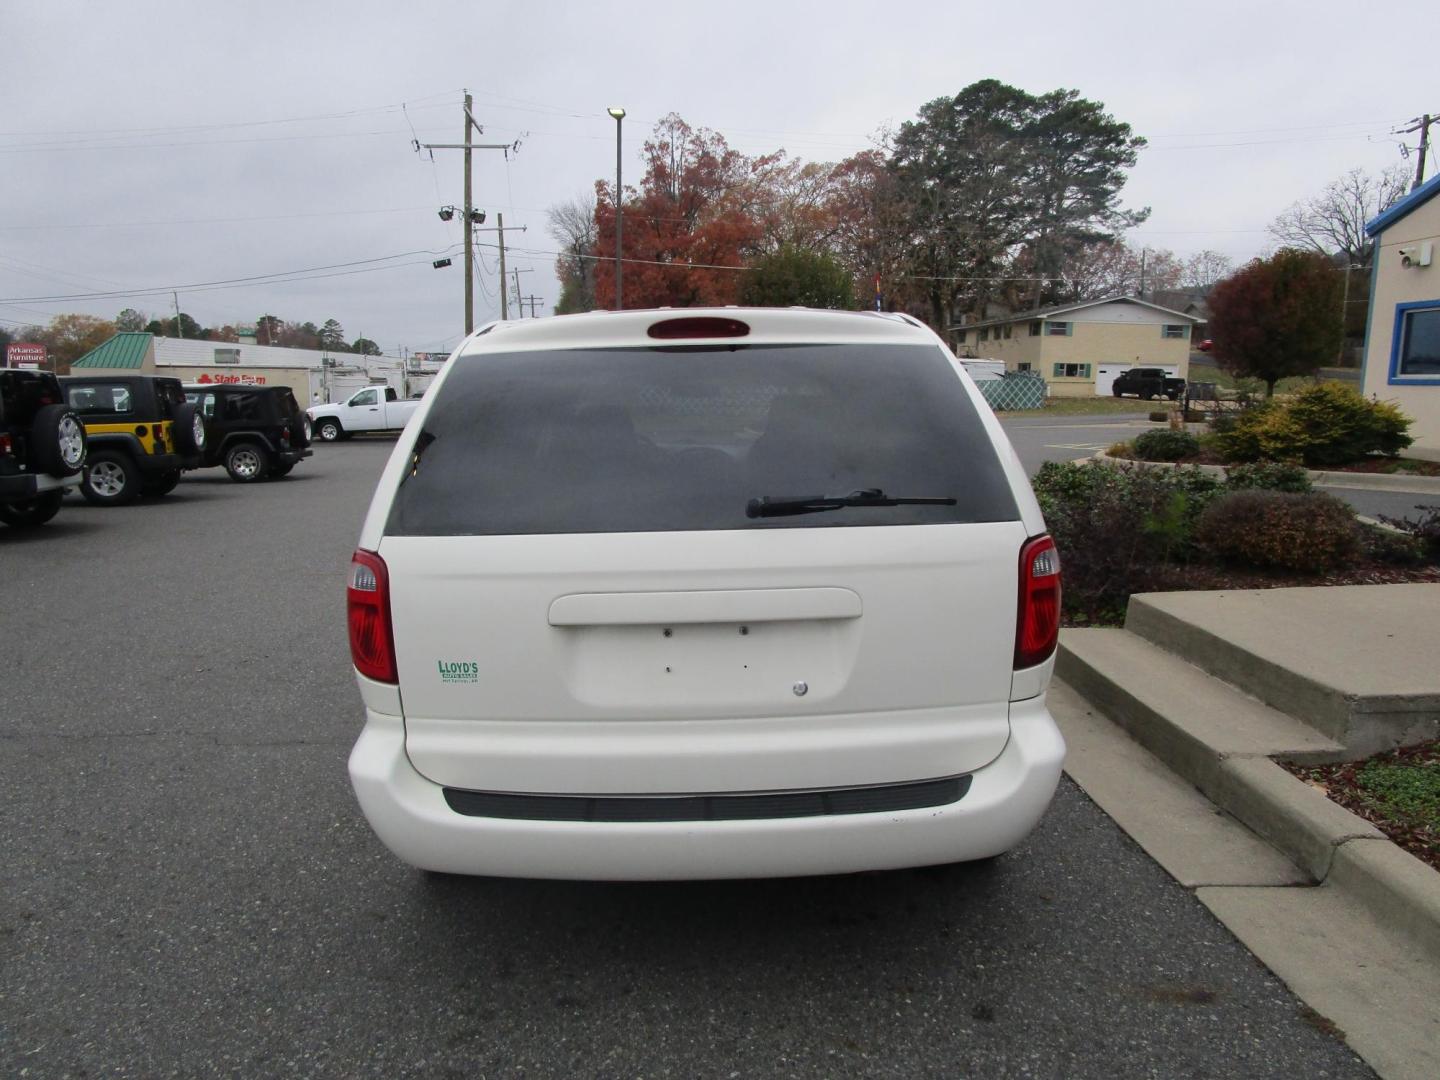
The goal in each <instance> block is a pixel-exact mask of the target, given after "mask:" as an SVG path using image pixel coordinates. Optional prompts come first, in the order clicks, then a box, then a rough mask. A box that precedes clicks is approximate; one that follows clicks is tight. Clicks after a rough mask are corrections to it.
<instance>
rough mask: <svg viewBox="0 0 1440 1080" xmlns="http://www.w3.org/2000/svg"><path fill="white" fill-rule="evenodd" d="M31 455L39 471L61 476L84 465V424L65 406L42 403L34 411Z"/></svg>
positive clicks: (74, 471)
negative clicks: (41, 405) (43, 404)
mask: <svg viewBox="0 0 1440 1080" xmlns="http://www.w3.org/2000/svg"><path fill="white" fill-rule="evenodd" d="M31 430H32V432H33V434H32V435H31V438H30V446H31V451H30V454H31V457H33V458H34V462H35V468H36V469H37V470H38V471H39V472H43V473H48V474H49V475H51V476H54V477H57V478H60V479H63V478H64V477H67V476H74V475H75V474H76V473H78V472H79V471H80V470H81V469H82V468H84V467H85V425H84V424H82V423H81V422H80V417H79V416H77V415H76V414H75V410H74V409H71V408H70V407H69V406H68V405H45V406H43V407H41V408H40V409H39V410H38V411H37V412H36V413H35V423H34V425H33V427H32V429H31Z"/></svg>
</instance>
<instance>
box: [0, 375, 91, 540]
mask: <svg viewBox="0 0 1440 1080" xmlns="http://www.w3.org/2000/svg"><path fill="white" fill-rule="evenodd" d="M84 464H85V427H84V425H83V424H81V422H80V418H79V417H78V416H76V415H75V413H74V411H73V410H71V409H70V408H69V407H67V406H66V404H65V395H64V393H63V392H62V391H61V389H60V382H59V380H58V379H56V378H55V376H54V375H51V374H50V373H49V372H46V371H21V370H9V369H5V370H0V521H3V522H4V523H5V524H6V525H9V526H11V527H13V528H17V529H24V528H31V527H33V526H36V525H43V524H44V523H45V522H47V521H49V520H50V519H51V518H52V517H54V516H55V515H56V514H57V513H58V512H59V510H60V500H61V498H62V496H64V494H65V489H66V488H72V487H76V486H77V485H78V484H79V483H80V470H81V468H82V467H83V466H84Z"/></svg>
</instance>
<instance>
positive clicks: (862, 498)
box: [745, 488, 955, 518]
mask: <svg viewBox="0 0 1440 1080" xmlns="http://www.w3.org/2000/svg"><path fill="white" fill-rule="evenodd" d="M954 505H955V500H954V499H951V498H935V497H931V496H925V497H916V498H901V497H899V496H895V497H892V496H889V495H886V494H885V492H883V491H881V490H880V489H879V488H865V489H864V490H862V491H852V492H851V493H850V494H849V495H765V496H762V497H760V498H758V499H751V500H750V501H749V502H748V503H746V504H745V516H746V517H752V518H758V517H786V516H789V515H791V514H814V513H818V512H819V511H821V510H843V509H845V508H846V507H847V506H954Z"/></svg>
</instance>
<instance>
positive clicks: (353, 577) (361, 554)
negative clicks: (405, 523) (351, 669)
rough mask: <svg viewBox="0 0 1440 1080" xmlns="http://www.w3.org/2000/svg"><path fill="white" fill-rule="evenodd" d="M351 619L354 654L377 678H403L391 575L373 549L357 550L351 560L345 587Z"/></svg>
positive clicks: (361, 666) (359, 666) (363, 669)
mask: <svg viewBox="0 0 1440 1080" xmlns="http://www.w3.org/2000/svg"><path fill="white" fill-rule="evenodd" d="M345 607H346V612H347V615H348V619H349V623H350V658H351V659H352V660H353V661H354V662H355V668H356V670H357V671H359V672H360V674H361V675H364V676H365V677H366V678H367V679H374V680H375V681H376V682H387V683H393V682H399V681H400V680H399V678H398V677H397V675H396V672H395V633H394V630H393V628H392V627H391V625H390V575H389V573H388V572H387V571H386V570H385V560H383V559H382V558H380V556H379V555H376V554H375V553H374V552H373V551H364V550H361V551H357V552H355V555H354V557H353V558H352V559H351V560H350V581H349V583H348V587H347V588H346V590H345Z"/></svg>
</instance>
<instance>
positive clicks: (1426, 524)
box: [1380, 506, 1440, 562]
mask: <svg viewBox="0 0 1440 1080" xmlns="http://www.w3.org/2000/svg"><path fill="white" fill-rule="evenodd" d="M1415 509H1416V510H1419V511H1420V516H1419V517H1418V518H1409V517H1403V518H1393V517H1388V516H1386V515H1385V514H1381V515H1380V520H1381V521H1383V522H1384V523H1385V524H1386V525H1389V526H1390V527H1391V528H1395V529H1399V530H1400V531H1401V532H1402V533H1406V534H1408V535H1410V536H1412V537H1414V539H1415V542H1416V543H1417V544H1419V545H1420V552H1421V555H1422V557H1424V558H1427V559H1429V560H1430V561H1431V562H1440V506H1416V507H1415Z"/></svg>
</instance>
